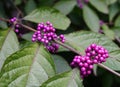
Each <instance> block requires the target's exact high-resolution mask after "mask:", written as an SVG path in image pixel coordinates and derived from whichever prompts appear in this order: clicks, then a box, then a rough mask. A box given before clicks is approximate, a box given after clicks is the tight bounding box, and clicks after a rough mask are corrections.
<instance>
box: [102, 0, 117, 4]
mask: <svg viewBox="0 0 120 87" xmlns="http://www.w3.org/2000/svg"><path fill="white" fill-rule="evenodd" d="M104 1H105V3H106V4H107V5H110V4H113V3H115V2H116V1H117V0H104Z"/></svg>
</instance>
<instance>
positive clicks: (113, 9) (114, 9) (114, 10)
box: [109, 3, 119, 21]
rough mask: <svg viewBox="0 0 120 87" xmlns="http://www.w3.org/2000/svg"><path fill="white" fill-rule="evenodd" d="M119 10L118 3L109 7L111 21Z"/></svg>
mask: <svg viewBox="0 0 120 87" xmlns="http://www.w3.org/2000/svg"><path fill="white" fill-rule="evenodd" d="M118 12H119V6H118V4H117V3H115V4H112V5H110V8H109V21H112V20H113V18H114V17H115V16H116V14H117V13H118Z"/></svg>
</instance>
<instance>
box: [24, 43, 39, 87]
mask: <svg viewBox="0 0 120 87" xmlns="http://www.w3.org/2000/svg"><path fill="white" fill-rule="evenodd" d="M39 49H40V47H39V45H38V47H37V48H36V52H35V55H34V58H33V60H32V61H33V62H32V64H31V66H30V69H29V73H28V76H27V82H26V84H25V87H27V85H28V84H27V83H28V79H29V75H30V72H31V70H32V66H33V64H34V61H35V60H36V58H37V57H36V56H37V54H38V52H39Z"/></svg>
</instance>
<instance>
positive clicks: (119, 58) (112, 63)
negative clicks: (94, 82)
mask: <svg viewBox="0 0 120 87" xmlns="http://www.w3.org/2000/svg"><path fill="white" fill-rule="evenodd" d="M109 54H110V58H108V59H107V61H106V62H105V63H104V65H106V66H108V67H109V68H111V69H113V70H117V71H120V50H117V51H113V52H110V53H109Z"/></svg>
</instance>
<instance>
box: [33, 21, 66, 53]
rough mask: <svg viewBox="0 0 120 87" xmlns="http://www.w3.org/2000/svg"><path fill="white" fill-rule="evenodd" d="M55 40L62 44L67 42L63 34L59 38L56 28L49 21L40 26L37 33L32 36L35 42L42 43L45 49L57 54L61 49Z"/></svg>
mask: <svg viewBox="0 0 120 87" xmlns="http://www.w3.org/2000/svg"><path fill="white" fill-rule="evenodd" d="M55 39H56V40H60V41H61V42H62V43H64V42H65V37H64V35H62V34H61V35H60V36H57V34H56V33H55V28H54V27H53V25H52V23H50V22H49V21H48V22H46V23H45V24H44V23H40V24H38V27H37V31H36V32H35V33H34V34H33V35H32V41H33V42H35V41H39V42H42V43H43V44H44V45H45V47H46V48H47V49H48V50H49V51H50V52H53V53H54V52H56V51H57V50H58V48H59V45H58V44H56V43H55V42H54V40H55Z"/></svg>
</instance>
